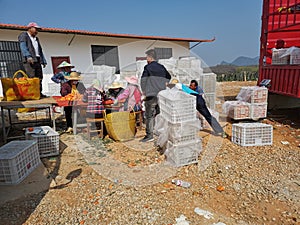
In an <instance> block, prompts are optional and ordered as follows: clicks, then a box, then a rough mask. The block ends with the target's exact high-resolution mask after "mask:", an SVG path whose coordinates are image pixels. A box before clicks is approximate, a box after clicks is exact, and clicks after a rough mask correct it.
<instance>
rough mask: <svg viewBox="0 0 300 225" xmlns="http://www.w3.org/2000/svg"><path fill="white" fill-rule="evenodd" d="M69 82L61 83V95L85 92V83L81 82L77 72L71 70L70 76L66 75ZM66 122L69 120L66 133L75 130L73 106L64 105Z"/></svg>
mask: <svg viewBox="0 0 300 225" xmlns="http://www.w3.org/2000/svg"><path fill="white" fill-rule="evenodd" d="M64 78H65V79H66V80H67V82H64V83H61V89H60V94H61V96H66V95H68V94H71V93H72V94H74V95H76V94H78V93H79V94H83V93H84V91H85V87H84V85H83V83H81V82H79V81H80V80H81V76H80V75H79V73H77V72H71V73H70V76H65V77H64ZM64 111H65V116H66V122H67V130H66V133H72V132H73V128H72V127H73V120H72V106H65V107H64Z"/></svg>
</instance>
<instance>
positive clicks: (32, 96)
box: [1, 70, 40, 101]
mask: <svg viewBox="0 0 300 225" xmlns="http://www.w3.org/2000/svg"><path fill="white" fill-rule="evenodd" d="M19 73H21V74H22V75H23V77H21V78H17V77H16V76H17V75H18V74H19ZM1 83H2V89H3V97H4V99H3V100H4V101H21V100H38V99H40V79H39V78H36V77H34V78H28V76H27V74H26V73H25V72H24V71H23V70H18V71H17V72H15V73H14V76H13V78H1Z"/></svg>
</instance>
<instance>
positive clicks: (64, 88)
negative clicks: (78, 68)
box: [60, 81, 85, 96]
mask: <svg viewBox="0 0 300 225" xmlns="http://www.w3.org/2000/svg"><path fill="white" fill-rule="evenodd" d="M76 87H77V90H78V92H79V93H80V94H83V93H84V91H85V87H84V85H83V83H80V82H78V83H77V85H76ZM71 92H72V85H71V82H70V81H69V82H65V83H62V84H61V87H60V94H61V96H66V95H68V94H70V93H71Z"/></svg>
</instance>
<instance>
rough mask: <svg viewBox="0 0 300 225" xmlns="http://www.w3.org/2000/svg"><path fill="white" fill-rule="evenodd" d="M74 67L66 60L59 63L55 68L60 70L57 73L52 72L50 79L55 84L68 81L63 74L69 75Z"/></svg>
mask: <svg viewBox="0 0 300 225" xmlns="http://www.w3.org/2000/svg"><path fill="white" fill-rule="evenodd" d="M72 68H74V66H73V65H72V64H70V63H68V62H66V61H63V62H62V63H61V64H59V65H58V66H57V69H59V70H60V72H58V73H57V74H54V75H53V76H52V77H51V80H52V81H53V82H55V83H57V84H61V83H65V82H68V80H67V79H66V78H65V76H70V73H71V69H72Z"/></svg>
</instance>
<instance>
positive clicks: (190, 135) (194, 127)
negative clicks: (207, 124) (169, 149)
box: [168, 119, 201, 144]
mask: <svg viewBox="0 0 300 225" xmlns="http://www.w3.org/2000/svg"><path fill="white" fill-rule="evenodd" d="M200 129H201V123H200V121H199V120H198V119H196V120H191V121H188V122H183V123H170V122H169V123H168V140H170V141H171V142H172V143H174V144H178V143H182V142H187V141H189V142H191V141H196V140H198V139H199V138H200V137H199V134H198V133H199V130H200Z"/></svg>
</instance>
